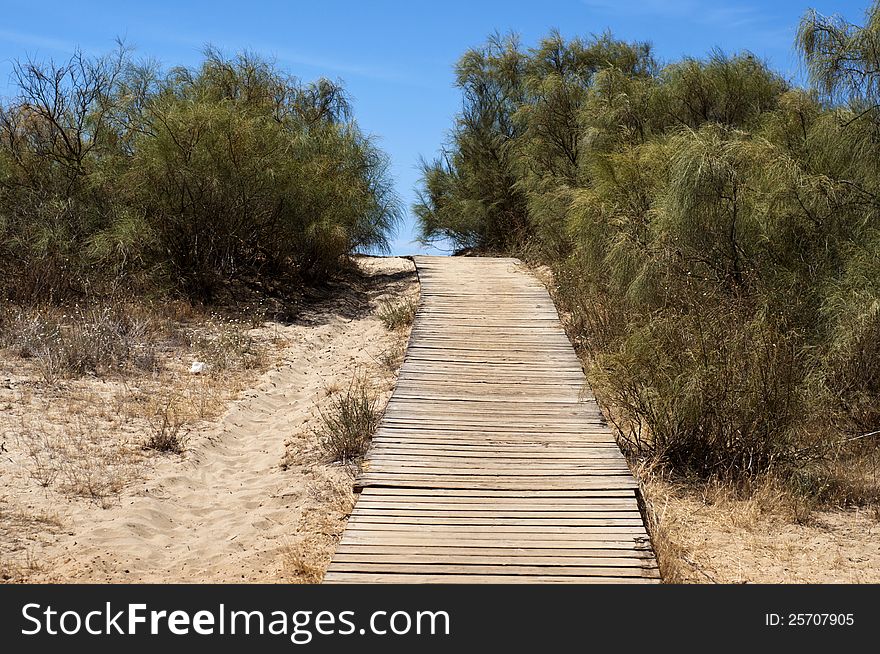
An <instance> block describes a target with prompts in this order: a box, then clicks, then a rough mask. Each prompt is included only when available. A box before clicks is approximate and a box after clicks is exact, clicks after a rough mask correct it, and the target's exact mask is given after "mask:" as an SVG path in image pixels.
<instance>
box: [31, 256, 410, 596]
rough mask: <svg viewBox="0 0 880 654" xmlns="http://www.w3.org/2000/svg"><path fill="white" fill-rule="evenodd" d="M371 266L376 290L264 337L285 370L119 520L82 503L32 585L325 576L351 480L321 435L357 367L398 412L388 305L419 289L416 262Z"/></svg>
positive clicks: (128, 504) (160, 471)
mask: <svg viewBox="0 0 880 654" xmlns="http://www.w3.org/2000/svg"><path fill="white" fill-rule="evenodd" d="M360 265H361V266H363V267H365V268H366V269H367V270H368V271H369V272H370V273H371V274H372V275H373V277H372V281H371V282H370V283H369V284H368V285H367V286H366V287H364V288H360V289H356V288H353V289H352V291H351V292H350V293H347V294H345V295H344V296H343V297H340V298H337V299H335V300H330V301H328V302H326V303H324V304H322V305H319V306H317V307H314V308H312V309H310V310H309V311H307V312H306V313H305V314H304V315H303V316H302V319H301V320H299V321H298V322H297V323H296V324H292V325H271V326H267V327H266V328H267V329H277V330H279V331H280V332H281V334H280V335H281V336H282V337H283V338H284V339H286V341H287V345H286V346H285V348H284V349H283V351H282V352H281V353H280V358H279V360H278V361H277V363H276V364H275V365H274V366H273V367H272V369H271V370H269V371H268V372H267V373H265V374H264V375H263V376H262V378H261V379H260V380H259V382H258V384H257V385H256V386H254V387H253V388H251V389H248V390H247V391H245V392H243V393H241V394H240V397H239V399H237V400H236V401H234V402H232V403H231V405H230V406H229V408H228V410H227V412H226V413H225V415H224V416H223V417H222V419H221V420H220V421H219V422H218V423H217V424H215V425H213V426H211V427H210V428H208V429H205V430H203V431H202V432H201V433H199V434H197V435H195V436H194V437H193V438H192V440H191V443H190V449H189V451H188V452H187V453H186V454H185V455H184V457H183V458H181V457H171V456H165V457H161V458H160V459H159V460H158V461H157V462H156V463H155V465H154V466H153V467H152V468H151V469H150V470H149V471H148V472H147V473H146V474H145V480H144V481H142V482H141V483H138V484H136V485H132V486H131V487H129V488H126V489H124V490H123V492H122V493H121V495H120V497H119V501H118V502H116V503H114V504H112V505H111V506H110V507H109V508H100V507H99V506H97V505H95V504H94V503H88V502H82V501H80V502H75V503H72V504H71V506H70V507H68V508H67V509H66V510H65V511H64V516H63V520H62V521H63V524H64V530H63V531H62V533H61V534H60V535H59V536H58V537H57V539H55V542H54V543H51V544H50V545H49V546H48V547H46V548H45V550H44V551H43V552H42V554H41V558H42V559H43V560H44V561H45V563H46V564H45V565H44V566H43V570H44V571H43V572H42V573H40V574H38V575H37V576H36V578H35V579H34V580H36V581H39V580H43V581H70V582H165V581H167V582H233V581H239V582H241V581H246V582H273V581H281V580H284V579H285V578H289V577H291V576H293V577H295V576H296V570H293V571H290V570H286V569H285V558H286V557H287V558H289V557H290V556H293V557H294V558H295V559H296V558H298V557H302V556H306V558H309V559H310V560H311V561H310V562H307V564H308V565H310V566H312V567H313V568H314V567H316V566H317V567H320V566H321V565H322V564H323V560H324V559H328V560H329V556H330V554H331V553H332V552H331V551H330V550H332V545H333V543H334V542H335V537H336V535H337V534H338V533H340V532H341V530H342V528H343V527H344V519H345V516H346V513H347V511H348V510H349V509H350V506H351V503H352V496H351V490H350V487H351V473H350V471H349V470H347V469H346V468H344V467H342V466H339V465H332V464H329V463H328V462H327V461H326V457H325V456H324V455H323V453H322V451H321V450H320V447H319V444H318V443H317V441H316V437H315V436H314V435H313V434H312V432H311V428H312V426H313V425H314V424H315V421H316V420H317V419H318V407H319V406H320V405H321V403H322V402H326V401H327V397H328V394H330V393H332V392H333V391H334V390H336V392H338V389H342V388H345V386H346V385H347V384H348V383H349V380H350V379H351V377H352V374H353V373H354V372H355V371H356V370H358V369H370V370H371V376H372V377H373V378H376V379H378V380H379V382H380V384H382V386H383V388H382V393H383V400H382V401H383V402H384V401H386V400H387V396H388V395H389V393H390V389H391V385H392V384H393V372H392V371H390V370H388V368H387V366H383V365H381V364H379V363H378V362H379V361H380V360H381V359H382V357H383V355H384V354H385V353H386V352H387V351H388V350H389V349H392V348H394V347H395V346H399V340H400V338H401V336H400V335H399V334H392V333H389V332H388V330H387V329H386V328H385V327H384V326H383V324H382V322H381V321H380V320H379V319H378V317H377V316H376V312H375V308H376V305H377V300H378V299H380V298H381V296H382V295H383V294H387V293H392V292H393V293H395V294H398V293H409V294H413V293H415V292H416V289H417V286H416V283H415V275H414V272H412V270H413V268H412V263H411V262H409V261H408V260H405V259H397V258H387V259H371V258H366V259H362V260H361V263H360ZM383 375H384V376H383ZM304 548H311V551H307V552H304V551H303V549H304ZM291 552H292V553H293V554H291ZM294 567H296V566H294Z"/></svg>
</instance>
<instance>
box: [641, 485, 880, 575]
mask: <svg viewBox="0 0 880 654" xmlns="http://www.w3.org/2000/svg"><path fill="white" fill-rule="evenodd" d="M647 492H648V495H649V497H651V499H652V503H653V508H654V511H655V512H656V515H657V516H659V520H660V523H661V529H657V530H655V538H662V539H663V540H664V543H663V544H661V545H660V547H659V548H660V554H661V555H663V554H665V555H666V561H665V563H666V565H665V566H664V565H661V569H663V568H665V571H664V572H665V573H668V574H667V577H668V579H667V580H668V581H672V582H676V583H732V584H742V583H874V584H876V583H878V582H880V538H878V537H880V516H878V513H877V511H876V510H875V509H848V510H844V509H839V510H827V509H825V510H813V511H810V512H808V513H806V514H805V515H804V516H803V517H802V518H801V519H800V520H793V519H792V517H791V515H790V514H789V511H787V510H786V509H785V507H784V504H785V502H784V501H783V502H780V501H779V500H778V499H776V500H771V501H770V502H768V503H767V506H762V502H761V500H760V499H755V498H751V499H737V498H727V497H720V498H719V497H713V496H712V494H711V493H710V494H709V495H708V496H707V494H705V493H702V492H700V490H699V489H697V488H693V487H690V488H689V487H685V486H680V485H679V486H672V485H670V484H668V483H663V482H660V483H657V482H651V483H649V484H648V486H647ZM780 505H783V506H780ZM661 558H662V557H661Z"/></svg>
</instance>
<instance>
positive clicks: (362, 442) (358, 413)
mask: <svg viewBox="0 0 880 654" xmlns="http://www.w3.org/2000/svg"><path fill="white" fill-rule="evenodd" d="M381 417H382V415H381V413H380V411H379V408H378V403H377V398H376V393H375V391H374V390H373V388H372V387H371V386H370V384H369V382H368V381H367V380H366V378H365V377H360V376H359V377H355V378H354V379H353V380H352V382H351V384H350V385H349V387H348V390H346V392H345V393H344V394H343V393H340V394H337V395H336V396H335V397H333V398H332V399H331V401H330V406H329V408H328V409H326V410H322V411H321V425H320V427H318V428H317V429H316V430H315V433H316V435H317V436H318V439H319V441H320V443H321V446H322V447H323V448H324V449H325V450H326V451H327V453H328V454H329V455H330V456H331V457H332V458H333V460H334V461H339V462H340V463H353V462H356V461H358V460H360V459H362V458H363V456H364V454H366V452H367V448H368V447H369V446H370V440H371V439H372V438H373V433H374V432H375V431H376V428H377V427H378V426H379V420H380V419H381Z"/></svg>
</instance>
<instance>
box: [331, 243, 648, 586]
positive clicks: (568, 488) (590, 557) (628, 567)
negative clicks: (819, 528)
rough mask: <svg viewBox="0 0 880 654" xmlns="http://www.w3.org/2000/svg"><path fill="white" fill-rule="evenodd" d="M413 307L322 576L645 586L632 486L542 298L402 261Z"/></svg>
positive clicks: (511, 279) (531, 285)
mask: <svg viewBox="0 0 880 654" xmlns="http://www.w3.org/2000/svg"><path fill="white" fill-rule="evenodd" d="M416 266H417V268H418V272H419V279H420V281H421V306H420V308H419V311H418V314H417V316H416V320H415V324H414V326H413V331H412V336H411V338H410V343H409V348H408V350H407V353H406V360H405V362H404V364H403V366H402V368H401V371H400V377H399V381H398V384H397V387H396V389H395V391H394V394H393V396H392V398H391V401H390V402H389V404H388V408H387V410H386V412H385V416H384V418H383V420H382V423H381V425H380V427H379V429H378V431H377V433H376V436H375V438H374V440H373V445H372V448H371V450H370V452H369V453H368V455H367V458H366V460H365V462H364V466H363V472H362V473H361V475H360V477H359V478H358V480H357V482H356V483H357V485H358V486H359V487H360V489H361V494H360V497H359V499H358V501H357V504H356V506H355V508H354V511H353V512H352V515H351V518H350V519H349V522H348V526H347V527H346V530H345V533H344V534H343V537H342V540H341V542H340V544H339V547H338V549H337V551H336V554H335V556H334V558H333V561H332V563H331V564H330V568H329V569H328V571H327V574H326V576H325V581H328V582H414V583H420V582H431V583H434V582H483V581H484V582H575V583H583V582H590V581H596V582H624V581H637V582H641V581H653V580H658V579H659V573H658V571H657V565H656V561H655V559H654V556H653V553H652V551H651V547H650V543H649V540H648V535H647V533H646V531H645V526H644V523H643V521H642V517H641V515H640V513H639V509H638V504H637V500H636V494H635V492H636V483H635V481H634V479H633V477H632V475H631V474H630V471H629V468H628V467H627V464H626V461H625V460H624V458H623V456H622V455H621V453H620V450H619V449H618V447H617V445H616V443H615V442H614V438H613V437H612V435H611V433H610V431H609V429H608V428H607V426H606V425H605V423H604V421H603V418H602V414H601V412H600V411H599V408H598V406H597V405H596V402H595V400H594V398H593V397H592V395H591V394H590V393H589V392H588V391H587V390H586V386H585V379H584V375H583V370H582V367H581V364H580V361H579V360H578V358H577V356H576V355H575V353H574V350H573V348H572V346H571V344H570V343H569V341H568V338H567V337H566V335H565V332H564V331H563V329H562V327H561V325H560V323H559V317H558V315H557V313H556V309H555V307H554V306H553V302H552V300H551V299H550V296H549V295H548V293H547V291H546V289H545V288H544V287H543V285H541V284H540V283H539V282H538V281H537V280H536V279H534V278H533V277H532V276H531V275H529V274H528V273H526V272H525V271H523V270H521V268H520V264H519V262H518V261H517V260H516V259H495V258H452V257H416Z"/></svg>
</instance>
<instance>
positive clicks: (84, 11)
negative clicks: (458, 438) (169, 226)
mask: <svg viewBox="0 0 880 654" xmlns="http://www.w3.org/2000/svg"><path fill="white" fill-rule="evenodd" d="M869 1H870V0H858V1H855V2H853V1H849V0H845V1H844V0H839V1H837V2H829V1H827V0H816V1H812V2H811V0H798V1H794V2H791V1H788V0H786V1H780V2H775V1H771V0H764V1H763V2H762V1H761V0H754V1H751V0H750V1H737V2H706V1H699V0H646V1H644V2H626V1H625V0H543V1H532V2H519V1H517V0H507V1H498V0H488V1H480V0H464V1H463V0H445V1H443V2H419V1H417V0H411V1H409V2H405V1H392V0H372V1H366V0H361V1H358V2H343V1H341V0H322V1H315V0H311V1H307V2H300V1H296V2H294V1H289V2H280V1H268V0H265V1H264V0H251V1H250V2H241V1H238V2H225V1H222V0H214V1H211V2H203V1H192V2H185V1H183V0H177V1H174V2H170V1H165V0H163V1H155V2H119V0H117V1H116V2H70V1H69V0H67V1H66V2H56V1H54V0H42V1H41V2H34V1H30V2H19V1H11V0H3V2H2V5H3V11H2V16H3V21H2V22H0V94H2V95H8V94H9V93H10V92H11V89H10V87H9V85H8V78H9V72H10V68H11V61H12V60H14V59H16V58H22V57H24V56H34V57H36V58H56V59H61V58H63V57H64V56H65V55H67V54H69V53H70V52H71V51H72V50H73V49H74V48H75V47H77V46H79V47H80V48H82V49H83V50H84V51H86V52H90V53H96V54H97V53H103V52H106V51H108V50H110V49H111V48H112V47H113V45H114V39H116V37H122V38H124V39H125V40H126V42H127V43H128V44H129V45H130V46H133V47H134V48H135V52H136V53H137V54H139V55H143V56H149V57H153V58H156V59H158V60H159V61H161V62H163V63H164V64H166V65H179V64H184V65H194V64H196V63H198V61H199V58H200V52H201V49H202V47H203V46H204V45H205V44H207V43H211V44H214V45H216V46H219V47H220V48H221V49H223V50H225V51H227V52H230V53H231V52H235V51H236V50H241V49H250V50H254V51H256V52H259V53H262V54H264V55H267V56H271V57H274V58H275V59H276V60H277V62H278V63H279V64H280V65H281V66H282V67H284V68H286V69H287V70H289V71H290V72H292V73H293V74H295V75H297V76H298V77H301V78H303V79H307V80H308V79H314V78H316V77H320V76H325V77H330V78H332V79H340V80H342V81H343V82H344V83H345V86H346V88H347V89H348V91H349V92H350V94H351V95H352V97H353V99H354V104H355V114H356V116H357V119H358V122H359V123H360V125H361V127H362V128H363V129H364V130H365V131H366V132H368V133H370V134H373V135H374V136H375V137H376V139H377V142H378V143H379V145H380V147H382V148H383V149H384V150H385V151H386V152H388V154H389V155H390V156H391V160H392V174H393V176H394V179H395V182H396V185H397V189H398V193H399V195H400V196H401V198H402V200H403V202H404V203H405V206H406V207H407V219H406V221H405V224H404V225H403V226H402V228H401V230H400V233H399V234H398V235H397V238H396V240H395V242H394V247H393V249H394V252H395V253H397V254H410V253H414V252H417V251H419V249H420V248H419V246H417V245H416V244H414V243H413V242H412V241H413V238H414V235H413V221H412V218H411V214H410V210H409V207H410V205H411V204H412V202H413V200H414V197H415V187H416V185H417V182H418V177H419V172H418V162H419V157H420V156H423V157H425V158H431V157H433V155H434V154H435V153H436V151H437V150H438V148H439V146H440V145H441V143H442V142H443V140H444V138H445V137H446V134H447V132H448V130H449V128H450V126H451V125H452V117H453V115H454V114H455V113H456V111H457V110H458V108H459V106H460V97H459V95H458V93H457V91H456V90H455V88H454V87H453V65H454V63H455V61H456V60H457V59H458V57H459V56H460V55H461V53H462V52H463V51H464V50H465V49H466V48H468V47H470V46H474V45H478V44H480V43H482V42H483V41H484V40H485V38H486V36H487V35H489V34H491V33H492V32H495V31H501V32H508V31H513V32H517V33H519V34H520V35H521V36H522V38H523V42H524V43H525V44H526V45H532V44H534V43H535V42H537V40H538V39H540V37H541V36H543V35H544V34H546V33H547V32H548V31H549V30H550V29H551V28H558V29H559V30H560V31H561V32H562V33H563V34H564V35H565V36H574V35H587V34H591V33H599V32H602V31H604V30H605V29H606V28H610V29H611V30H612V31H613V32H614V34H615V35H616V36H618V37H620V38H625V39H628V40H629V39H640V40H649V41H651V42H652V43H653V44H654V46H655V49H656V52H657V54H658V56H659V57H660V58H661V59H663V60H671V59H675V58H678V57H680V56H682V55H694V56H702V55H704V54H706V53H707V52H708V51H709V50H710V49H711V48H712V47H714V46H718V47H721V48H722V49H723V50H725V51H727V52H735V51H738V50H742V49H747V50H751V51H752V52H753V53H755V54H756V55H757V56H759V57H761V58H764V59H766V60H767V61H769V62H770V64H771V65H772V66H773V67H774V68H776V69H777V70H779V71H780V72H781V73H783V74H784V75H785V76H786V77H788V78H790V79H797V78H798V76H799V75H800V71H799V64H798V60H797V57H796V56H795V54H794V51H793V48H792V43H793V40H794V34H795V30H796V27H797V23H798V19H799V18H800V16H801V15H802V14H803V13H804V12H805V11H806V10H807V9H808V8H810V7H812V8H815V9H816V10H817V11H819V12H821V13H823V14H833V13H840V14H842V15H844V16H845V17H846V18H848V19H849V20H852V21H856V22H860V21H861V19H862V17H863V15H864V10H865V9H866V7H867V6H868V3H869Z"/></svg>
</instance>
